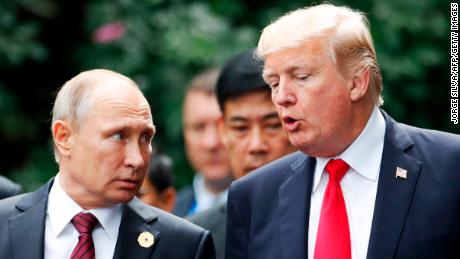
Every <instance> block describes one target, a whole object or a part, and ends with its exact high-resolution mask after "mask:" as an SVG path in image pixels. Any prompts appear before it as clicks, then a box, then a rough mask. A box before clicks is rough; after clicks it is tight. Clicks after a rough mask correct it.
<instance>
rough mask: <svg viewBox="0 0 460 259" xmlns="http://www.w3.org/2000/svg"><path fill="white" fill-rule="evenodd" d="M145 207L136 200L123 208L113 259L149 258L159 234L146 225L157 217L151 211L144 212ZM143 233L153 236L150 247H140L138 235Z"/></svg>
mask: <svg viewBox="0 0 460 259" xmlns="http://www.w3.org/2000/svg"><path fill="white" fill-rule="evenodd" d="M146 207H147V206H146V205H144V204H142V203H141V202H140V201H139V200H138V199H137V198H134V199H133V200H132V201H131V202H130V203H128V204H127V205H125V206H124V208H123V216H122V219H121V224H120V230H119V232H118V239H117V244H116V247H115V253H114V256H113V258H119V259H121V258H139V259H142V258H151V256H152V253H153V250H154V248H155V246H156V244H157V243H158V240H159V238H160V232H159V231H156V230H154V229H152V227H151V226H150V225H149V224H148V223H150V222H151V221H153V220H155V219H156V218H157V215H156V214H154V213H153V212H152V211H151V210H146V209H145V208H146ZM144 232H146V233H150V234H151V235H153V241H154V242H153V245H151V246H150V247H142V246H141V245H140V242H139V241H138V238H139V235H140V234H141V233H144ZM147 235H149V234H147Z"/></svg>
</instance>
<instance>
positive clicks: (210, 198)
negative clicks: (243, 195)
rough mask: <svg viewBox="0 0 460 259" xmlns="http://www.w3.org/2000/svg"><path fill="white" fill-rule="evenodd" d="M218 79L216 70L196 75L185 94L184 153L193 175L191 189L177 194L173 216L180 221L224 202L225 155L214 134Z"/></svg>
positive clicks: (227, 169) (228, 177) (228, 176)
mask: <svg viewBox="0 0 460 259" xmlns="http://www.w3.org/2000/svg"><path fill="white" fill-rule="evenodd" d="M218 76H219V70H218V69H210V70H206V71H204V72H202V73H200V74H198V75H197V76H196V77H194V78H193V79H192V80H191V82H190V84H189V85H188V87H187V91H186V94H185V98H184V104H183V130H184V140H185V151H186V155H187V158H188V160H189V162H190V164H191V166H192V168H193V169H194V170H195V171H196V174H195V176H194V179H193V184H192V186H188V187H186V188H184V189H182V190H181V191H179V193H178V196H177V201H176V205H175V208H174V211H173V212H174V214H176V215H178V216H180V217H184V216H190V215H192V214H194V213H195V212H198V211H202V210H205V209H207V208H209V207H211V206H213V205H215V204H217V203H219V202H223V201H225V200H226V199H227V188H228V186H229V185H230V182H231V181H232V176H231V174H230V167H229V161H228V156H227V152H226V150H225V147H224V145H223V143H222V140H221V138H220V137H219V133H218V130H217V122H218V120H219V117H220V116H221V112H220V110H219V105H218V104H217V99H216V94H215V85H216V81H217V77H218Z"/></svg>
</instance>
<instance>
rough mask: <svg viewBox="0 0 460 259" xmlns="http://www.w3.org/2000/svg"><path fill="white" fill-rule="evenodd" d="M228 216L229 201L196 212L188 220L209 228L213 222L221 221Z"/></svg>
mask: <svg viewBox="0 0 460 259" xmlns="http://www.w3.org/2000/svg"><path fill="white" fill-rule="evenodd" d="M226 216H227V202H222V203H219V204H217V205H215V206H212V207H211V208H208V209H206V210H204V211H200V212H197V213H195V214H194V215H192V216H190V217H189V218H188V220H190V222H192V223H194V224H197V225H198V226H202V227H204V228H206V229H208V228H209V226H210V225H211V224H212V223H213V222H216V221H217V222H218V221H221V220H222V218H223V219H225V218H226Z"/></svg>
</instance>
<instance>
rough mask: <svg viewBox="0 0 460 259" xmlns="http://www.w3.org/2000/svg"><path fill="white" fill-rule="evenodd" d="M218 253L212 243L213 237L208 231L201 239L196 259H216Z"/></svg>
mask: <svg viewBox="0 0 460 259" xmlns="http://www.w3.org/2000/svg"><path fill="white" fill-rule="evenodd" d="M215 258H216V252H215V249H214V243H213V242H212V236H211V233H210V232H209V231H206V232H205V234H204V235H203V237H202V238H201V241H200V245H199V246H198V250H197V253H196V255H195V259H215Z"/></svg>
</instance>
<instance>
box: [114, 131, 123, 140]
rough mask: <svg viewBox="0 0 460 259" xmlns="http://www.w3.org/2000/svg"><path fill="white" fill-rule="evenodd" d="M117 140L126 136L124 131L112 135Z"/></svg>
mask: <svg viewBox="0 0 460 259" xmlns="http://www.w3.org/2000/svg"><path fill="white" fill-rule="evenodd" d="M112 137H113V138H114V139H115V140H123V139H124V138H125V136H124V134H123V132H117V133H115V134H113V136H112Z"/></svg>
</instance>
